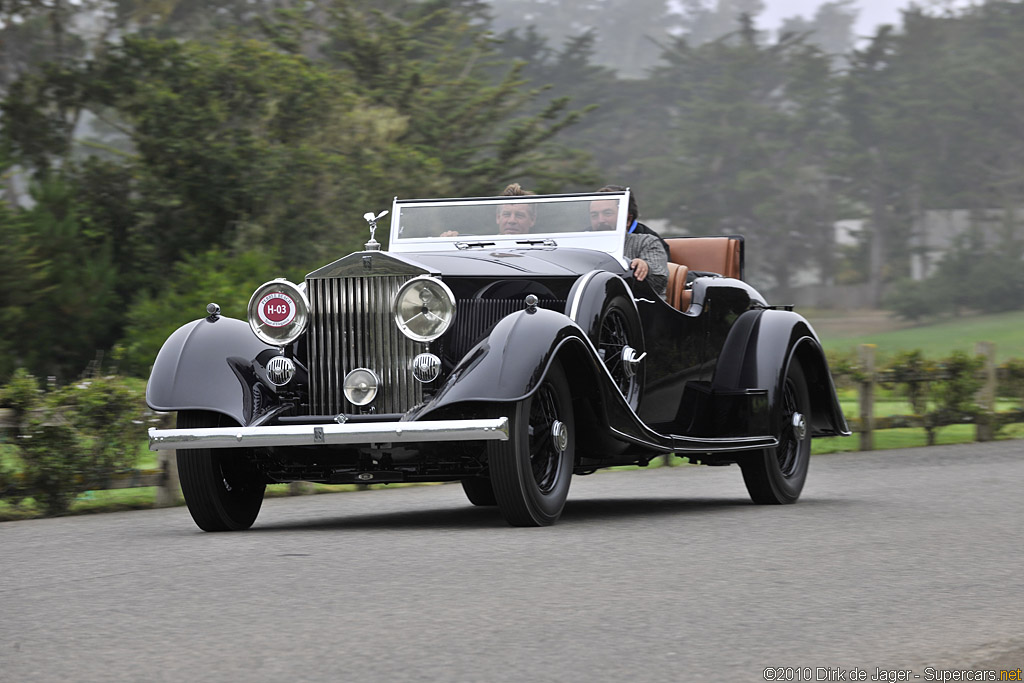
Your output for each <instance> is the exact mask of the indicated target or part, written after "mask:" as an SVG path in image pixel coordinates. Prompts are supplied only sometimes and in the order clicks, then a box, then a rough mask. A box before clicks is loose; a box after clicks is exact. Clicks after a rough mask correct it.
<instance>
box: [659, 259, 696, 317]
mask: <svg viewBox="0 0 1024 683" xmlns="http://www.w3.org/2000/svg"><path fill="white" fill-rule="evenodd" d="M689 271H690V269H689V268H687V267H686V266H681V265H679V264H678V263H672V262H671V261H669V262H668V286H667V287H665V301H667V302H668V304H669V306H674V307H675V308H678V309H679V310H680V311H683V310H686V309H685V308H682V303H683V296H684V293H685V292H686V274H687V273H688V272H689ZM686 305H687V306H689V305H690V302H689V301H687V302H686Z"/></svg>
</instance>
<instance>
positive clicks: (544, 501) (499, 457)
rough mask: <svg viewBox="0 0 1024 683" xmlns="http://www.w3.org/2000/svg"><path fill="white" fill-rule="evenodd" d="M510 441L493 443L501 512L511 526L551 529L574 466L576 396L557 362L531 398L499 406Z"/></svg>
mask: <svg viewBox="0 0 1024 683" xmlns="http://www.w3.org/2000/svg"><path fill="white" fill-rule="evenodd" d="M497 413H498V414H499V415H505V416H507V417H508V418H509V438H508V440H507V441H490V442H488V460H489V463H488V466H489V469H490V472H491V486H492V488H493V491H494V497H495V500H496V501H497V504H498V509H499V510H500V511H501V514H502V516H504V517H505V520H506V521H508V523H509V524H511V525H512V526H547V525H549V524H553V523H554V522H555V521H556V520H557V519H558V517H559V516H560V515H561V514H562V508H564V507H565V500H566V498H567V497H568V494H569V483H570V482H571V480H572V469H573V463H574V461H575V435H574V433H573V429H574V419H573V406H572V394H571V393H570V391H569V384H568V380H567V378H566V376H565V372H564V370H563V369H562V367H561V365H560V364H559V362H558V361H555V362H553V363H552V364H551V367H550V368H548V372H547V376H546V377H545V378H544V379H543V380H542V381H541V384H540V386H539V387H538V388H537V389H536V391H534V393H533V394H532V395H530V396H528V397H527V398H525V399H523V400H521V401H518V402H516V403H514V404H510V405H509V404H506V405H502V406H498V407H497Z"/></svg>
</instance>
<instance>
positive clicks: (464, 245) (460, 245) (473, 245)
mask: <svg viewBox="0 0 1024 683" xmlns="http://www.w3.org/2000/svg"><path fill="white" fill-rule="evenodd" d="M495 246H497V245H496V244H495V243H494V242H456V243H455V248H456V249H483V248H484V247H495Z"/></svg>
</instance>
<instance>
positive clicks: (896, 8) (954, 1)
mask: <svg viewBox="0 0 1024 683" xmlns="http://www.w3.org/2000/svg"><path fill="white" fill-rule="evenodd" d="M825 1H826V0H764V4H765V11H764V13H763V14H761V15H760V17H759V19H760V22H759V23H760V24H761V25H762V26H763V27H764V28H772V29H774V28H777V27H778V25H779V23H780V22H781V21H782V20H783V19H787V18H789V17H792V16H802V17H804V18H805V19H810V18H811V17H813V16H814V13H815V12H816V11H817V9H818V6H819V5H821V4H823V3H824V2H825ZM910 4H911V0H857V1H856V2H855V3H854V7H855V8H856V9H858V10H859V13H858V16H857V24H856V28H855V30H856V33H857V35H858V36H870V35H873V34H874V33H875V29H876V28H877V27H878V26H879V25H880V24H895V25H897V26H898V25H899V24H900V23H901V17H900V9H901V8H906V7H909V6H910ZM917 4H918V5H919V6H921V7H925V8H927V9H932V8H943V7H948V6H953V7H965V6H968V5H970V4H971V3H970V2H969V0H917Z"/></svg>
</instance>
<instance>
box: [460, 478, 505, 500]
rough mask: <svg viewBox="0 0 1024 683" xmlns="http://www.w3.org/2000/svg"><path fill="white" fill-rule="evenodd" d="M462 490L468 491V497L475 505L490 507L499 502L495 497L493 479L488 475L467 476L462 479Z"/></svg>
mask: <svg viewBox="0 0 1024 683" xmlns="http://www.w3.org/2000/svg"><path fill="white" fill-rule="evenodd" d="M462 490H463V491H465V492H466V498H469V502H470V503H472V504H473V505H479V506H482V507H488V506H491V505H497V504H498V501H497V500H495V498H494V488H492V487H491V480H490V479H488V478H486V477H466V478H465V479H463V480H462Z"/></svg>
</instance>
